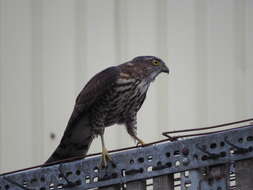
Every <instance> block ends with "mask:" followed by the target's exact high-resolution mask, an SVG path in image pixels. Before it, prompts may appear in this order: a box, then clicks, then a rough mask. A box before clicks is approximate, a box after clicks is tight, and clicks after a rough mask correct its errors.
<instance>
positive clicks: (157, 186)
mask: <svg viewBox="0 0 253 190" xmlns="http://www.w3.org/2000/svg"><path fill="white" fill-rule="evenodd" d="M153 190H174V178H173V174H170V175H163V176H159V177H154V179H153Z"/></svg>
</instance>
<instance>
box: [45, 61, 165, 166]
mask: <svg viewBox="0 0 253 190" xmlns="http://www.w3.org/2000/svg"><path fill="white" fill-rule="evenodd" d="M162 72H164V73H169V69H168V67H167V66H166V64H165V63H164V62H163V61H162V60H161V59H160V58H158V57H154V56H139V57H136V58H134V59H132V60H130V61H128V62H126V63H123V64H121V65H118V66H114V67H109V68H107V69H105V70H103V71H101V72H100V73H98V74H96V75H95V76H94V77H93V78H92V79H91V80H90V81H89V82H88V83H87V84H86V86H85V87H84V88H83V89H82V91H81V92H80V94H79V95H78V97H77V99H76V102H75V106H74V110H73V112H72V115H71V117H70V119H69V122H68V124H67V127H66V129H65V132H64V135H63V137H62V139H61V142H60V144H59V145H58V147H57V148H56V150H55V151H54V153H53V154H52V155H51V157H50V158H49V159H48V160H47V161H46V164H48V163H52V162H56V161H60V160H63V159H67V158H71V157H76V156H85V155H86V154H87V151H88V149H89V147H90V144H91V142H92V140H93V139H94V137H97V136H100V138H101V142H102V165H104V166H106V165H107V161H108V160H111V158H110V156H109V154H108V151H107V149H106V147H105V141H104V136H103V135H104V131H105V128H106V127H109V126H111V125H113V124H123V125H125V127H126V129H127V132H128V134H129V135H130V136H131V137H132V138H133V139H135V140H136V141H137V142H138V144H142V145H143V144H144V142H143V141H142V140H141V139H140V138H139V137H138V136H137V112H138V111H139V109H140V108H141V106H142V104H143V102H144V100H145V98H146V94H147V90H148V88H149V86H150V83H151V82H152V81H154V80H155V78H156V77H157V76H158V75H159V74H160V73H162Z"/></svg>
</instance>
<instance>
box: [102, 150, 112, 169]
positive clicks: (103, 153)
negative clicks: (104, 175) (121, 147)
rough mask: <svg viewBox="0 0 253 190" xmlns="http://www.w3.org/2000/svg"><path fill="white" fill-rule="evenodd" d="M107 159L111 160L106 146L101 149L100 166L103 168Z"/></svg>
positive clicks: (106, 163)
mask: <svg viewBox="0 0 253 190" xmlns="http://www.w3.org/2000/svg"><path fill="white" fill-rule="evenodd" d="M108 161H111V162H112V158H111V156H110V155H109V153H108V150H107V149H106V148H103V149H102V160H101V164H100V165H101V168H105V167H106V166H107V165H108Z"/></svg>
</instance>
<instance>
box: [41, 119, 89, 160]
mask: <svg viewBox="0 0 253 190" xmlns="http://www.w3.org/2000/svg"><path fill="white" fill-rule="evenodd" d="M92 140H93V133H92V130H91V126H90V124H89V119H88V117H87V116H84V117H82V118H80V119H79V120H78V121H77V122H75V123H73V122H72V123H71V124H70V123H69V124H68V126H67V128H66V130H65V132H64V135H63V137H62V139H61V142H60V144H59V145H58V147H57V148H56V150H55V151H54V152H53V154H52V155H51V156H50V158H49V159H48V160H47V161H46V162H45V164H49V163H52V162H57V161H60V160H64V159H68V158H71V157H77V156H85V155H86V154H87V152H88V150H89V147H90V145H91V142H92Z"/></svg>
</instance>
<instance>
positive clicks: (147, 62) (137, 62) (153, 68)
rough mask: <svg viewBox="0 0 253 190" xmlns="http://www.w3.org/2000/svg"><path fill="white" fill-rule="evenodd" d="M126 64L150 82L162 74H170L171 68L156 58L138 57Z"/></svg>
mask: <svg viewBox="0 0 253 190" xmlns="http://www.w3.org/2000/svg"><path fill="white" fill-rule="evenodd" d="M126 64H128V66H129V67H132V68H133V69H134V70H135V72H136V73H138V74H139V75H140V76H142V77H143V78H146V79H148V80H150V81H153V80H154V79H155V78H156V77H157V76H158V75H159V74H160V73H167V74H169V68H168V67H167V66H166V64H165V63H164V61H162V60H161V59H160V58H158V57H155V56H138V57H135V58H134V59H132V60H131V61H129V62H128V63H126Z"/></svg>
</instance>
